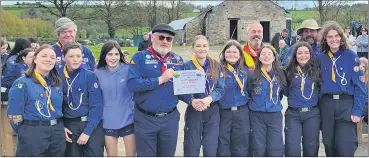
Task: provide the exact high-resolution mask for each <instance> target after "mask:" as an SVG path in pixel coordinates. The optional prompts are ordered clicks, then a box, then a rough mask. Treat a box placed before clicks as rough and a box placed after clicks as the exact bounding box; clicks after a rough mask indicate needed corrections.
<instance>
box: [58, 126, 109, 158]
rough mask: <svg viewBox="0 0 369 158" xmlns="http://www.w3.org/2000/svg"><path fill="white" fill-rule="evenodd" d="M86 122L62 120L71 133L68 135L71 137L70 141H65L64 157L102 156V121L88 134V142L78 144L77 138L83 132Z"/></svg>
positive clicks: (103, 142) (103, 139)
mask: <svg viewBox="0 0 369 158" xmlns="http://www.w3.org/2000/svg"><path fill="white" fill-rule="evenodd" d="M86 123H87V122H81V121H67V120H64V125H65V127H66V128H68V129H69V130H70V131H71V132H72V133H73V134H72V135H69V137H70V138H71V139H72V143H69V142H67V147H66V150H65V155H64V156H66V157H103V156H104V145H105V138H104V129H103V128H102V122H100V123H99V124H98V125H97V127H96V128H95V130H94V131H93V132H92V134H91V135H90V138H89V139H88V142H87V143H86V144H85V145H79V144H78V143H77V140H78V138H79V136H80V135H81V134H82V133H83V130H84V129H85V127H86Z"/></svg>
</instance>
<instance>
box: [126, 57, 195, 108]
mask: <svg viewBox="0 0 369 158" xmlns="http://www.w3.org/2000/svg"><path fill="white" fill-rule="evenodd" d="M162 64H164V65H166V67H167V68H172V69H173V70H174V71H178V70H183V59H182V57H180V56H179V55H177V54H175V53H173V52H172V53H170V54H169V56H168V59H167V60H166V61H163V63H161V61H160V60H159V59H157V58H154V56H153V55H152V54H151V53H150V52H149V50H143V51H140V52H137V53H136V54H134V55H133V56H132V59H131V65H130V68H129V72H128V84H127V85H128V89H129V90H131V91H132V92H134V96H133V101H134V102H135V104H136V105H138V106H140V107H141V108H142V109H144V110H146V111H150V112H154V113H160V112H168V111H170V110H172V109H173V108H175V107H176V106H177V104H178V99H181V100H182V101H184V102H186V103H189V102H190V100H191V98H190V97H187V99H184V98H183V96H176V95H174V91H173V80H172V79H171V80H170V81H168V82H166V83H163V84H161V85H159V77H160V76H161V75H162ZM186 96H189V95H186Z"/></svg>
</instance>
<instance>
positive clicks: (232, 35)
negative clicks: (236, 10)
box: [229, 19, 239, 40]
mask: <svg viewBox="0 0 369 158" xmlns="http://www.w3.org/2000/svg"><path fill="white" fill-rule="evenodd" d="M238 20H239V19H229V39H234V40H237V24H238Z"/></svg>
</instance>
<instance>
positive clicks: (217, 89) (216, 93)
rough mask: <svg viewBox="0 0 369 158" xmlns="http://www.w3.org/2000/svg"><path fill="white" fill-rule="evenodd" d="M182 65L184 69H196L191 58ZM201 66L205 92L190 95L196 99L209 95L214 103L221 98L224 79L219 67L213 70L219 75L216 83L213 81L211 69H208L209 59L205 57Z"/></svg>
mask: <svg viewBox="0 0 369 158" xmlns="http://www.w3.org/2000/svg"><path fill="white" fill-rule="evenodd" d="M183 66H184V69H185V70H196V69H197V68H196V66H195V65H194V64H193V62H192V61H191V60H190V61H187V62H186V63H184V65H183ZM202 68H203V69H204V71H205V74H206V84H207V85H206V86H205V88H206V89H205V93H198V94H192V96H193V98H196V99H202V98H205V97H207V96H209V95H210V97H211V98H212V100H213V103H214V102H216V101H218V100H219V99H220V98H222V96H223V95H224V80H223V78H222V77H221V75H220V74H221V71H220V69H219V67H218V69H217V70H215V71H219V73H218V74H219V75H218V80H217V83H214V81H213V78H212V76H211V71H212V70H211V69H210V62H209V59H206V61H205V63H204V66H202ZM209 91H210V94H209ZM189 104H190V103H189ZM190 105H191V104H190Z"/></svg>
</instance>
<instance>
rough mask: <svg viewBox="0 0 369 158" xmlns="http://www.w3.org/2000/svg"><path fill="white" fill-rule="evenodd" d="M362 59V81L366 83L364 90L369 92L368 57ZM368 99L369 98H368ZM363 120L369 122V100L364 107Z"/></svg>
mask: <svg viewBox="0 0 369 158" xmlns="http://www.w3.org/2000/svg"><path fill="white" fill-rule="evenodd" d="M359 60H360V68H361V70H363V71H364V75H363V76H362V77H361V78H360V81H361V82H364V83H365V88H364V91H365V92H368V85H369V84H368V81H369V79H368V78H369V70H368V59H367V58H364V57H361V58H359ZM367 100H368V99H367ZM363 120H364V122H365V123H366V124H368V102H366V103H365V105H364V108H363Z"/></svg>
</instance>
